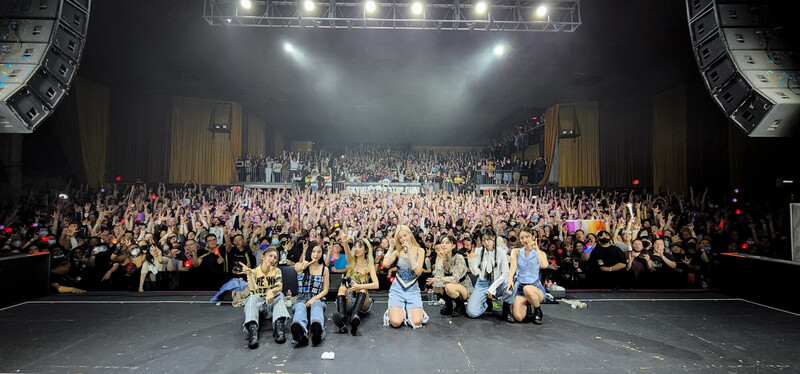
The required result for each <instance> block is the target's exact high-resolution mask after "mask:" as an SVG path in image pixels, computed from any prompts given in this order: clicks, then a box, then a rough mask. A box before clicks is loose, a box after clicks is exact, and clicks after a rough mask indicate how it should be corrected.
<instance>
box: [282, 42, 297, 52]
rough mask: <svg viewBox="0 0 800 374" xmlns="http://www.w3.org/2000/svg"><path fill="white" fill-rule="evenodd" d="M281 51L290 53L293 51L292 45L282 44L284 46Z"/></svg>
mask: <svg viewBox="0 0 800 374" xmlns="http://www.w3.org/2000/svg"><path fill="white" fill-rule="evenodd" d="M283 49H284V50H285V51H286V52H291V51H293V50H294V48H293V47H292V45H291V44H289V43H284V44H283Z"/></svg>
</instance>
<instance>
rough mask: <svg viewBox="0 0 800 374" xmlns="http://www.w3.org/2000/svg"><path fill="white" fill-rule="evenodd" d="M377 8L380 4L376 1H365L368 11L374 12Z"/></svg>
mask: <svg viewBox="0 0 800 374" xmlns="http://www.w3.org/2000/svg"><path fill="white" fill-rule="evenodd" d="M377 8H378V6H377V5H375V2H374V1H372V0H369V1H367V2H366V3H364V9H366V11H367V13H372V12H374V11H375V9H377Z"/></svg>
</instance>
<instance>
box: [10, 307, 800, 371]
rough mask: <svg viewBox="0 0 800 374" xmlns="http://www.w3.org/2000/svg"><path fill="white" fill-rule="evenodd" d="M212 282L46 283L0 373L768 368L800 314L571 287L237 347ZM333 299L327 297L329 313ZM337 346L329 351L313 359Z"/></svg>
mask: <svg viewBox="0 0 800 374" xmlns="http://www.w3.org/2000/svg"><path fill="white" fill-rule="evenodd" d="M210 296H211V294H200V295H193V294H180V295H165V294H143V295H139V294H117V295H114V294H100V295H98V294H95V295H85V296H60V295H53V296H49V297H47V298H45V299H40V300H36V301H32V302H28V303H24V304H21V305H17V306H12V307H9V308H6V309H3V310H0V331H3V338H4V339H3V348H2V349H0V371H2V372H57V373H77V372H82V373H86V372H143V373H150V372H154V373H178V372H192V373H211V372H226V373H254V372H262V373H264V372H266V373H530V372H546V373H550V372H554V373H680V372H689V373H762V372H763V373H767V372H770V373H771V372H784V373H798V372H800V356H798V348H797V347H800V315H798V314H795V313H789V312H784V311H780V310H776V309H773V308H770V307H766V306H761V305H757V304H753V303H750V302H747V301H744V300H741V299H735V298H730V297H727V296H725V295H722V294H718V293H711V292H709V293H683V294H681V293H677V294H676V293H638V292H637V293H597V292H595V293H570V294H568V298H571V299H579V300H582V301H586V302H587V304H588V308H586V309H573V308H571V307H570V306H569V305H568V304H566V303H563V302H562V303H560V304H558V305H544V307H543V310H544V315H545V324H544V325H542V326H535V325H533V324H530V323H526V324H512V325H509V324H505V323H501V322H499V321H497V320H496V319H494V318H482V319H478V320H469V319H467V318H457V319H455V320H452V319H451V318H450V317H442V316H440V315H439V313H438V307H434V306H427V305H426V310H427V311H428V313H429V314H430V316H431V320H430V323H429V324H428V326H426V327H424V328H422V329H419V330H415V331H414V330H412V329H410V328H403V329H400V330H395V329H392V328H389V327H383V326H381V322H382V321H381V319H382V318H381V317H382V315H383V311H384V310H385V307H386V304H385V296H384V295H377V297H376V300H378V302H377V303H376V306H375V309H374V311H373V313H372V315H371V316H370V317H368V318H367V319H366V323H365V326H363V327H362V329H361V331H362V332H361V336H358V337H353V336H350V335H339V334H335V333H333V332H332V330H333V329H332V323H330V320H328V322H327V323H328V325H327V328H328V337H327V339H326V340H325V341H323V343H322V344H321V345H320V346H319V347H310V346H309V347H304V348H297V349H294V348H292V345H291V344H290V343H288V342H287V344H284V345H277V344H275V343H274V342H272V340H271V330H268V331H265V332H264V333H263V339H262V344H261V347H260V348H258V349H257V350H250V349H248V348H247V347H246V341H245V337H246V336H245V333H244V332H242V329H241V327H240V326H241V322H242V318H243V312H242V309H234V308H233V307H231V306H230V304H222V305H216V304H214V303H208V302H206V301H205V300H208V299H209V298H210ZM333 308H334V304H332V303H331V304H329V307H328V312H327V313H326V316H327V317H329V316H330V314H331V311H332V309H333ZM325 351H333V352H335V353H336V358H335V360H333V361H330V360H321V359H320V356H321V355H322V353H323V352H325Z"/></svg>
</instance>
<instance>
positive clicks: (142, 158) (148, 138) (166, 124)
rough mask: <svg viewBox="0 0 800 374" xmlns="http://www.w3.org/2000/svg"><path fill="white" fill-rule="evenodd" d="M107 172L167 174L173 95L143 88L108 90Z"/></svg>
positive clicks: (130, 176)
mask: <svg viewBox="0 0 800 374" xmlns="http://www.w3.org/2000/svg"><path fill="white" fill-rule="evenodd" d="M110 105H111V124H110V126H109V139H108V156H107V157H108V162H106V171H107V172H106V175H107V176H108V178H110V179H113V178H115V177H116V176H121V177H122V179H123V180H125V181H135V180H137V179H140V180H142V181H144V182H166V181H167V180H168V178H169V162H170V141H171V134H172V131H171V129H172V98H171V97H170V96H166V95H161V94H157V93H154V92H149V91H142V90H129V89H126V90H113V91H111V104H110Z"/></svg>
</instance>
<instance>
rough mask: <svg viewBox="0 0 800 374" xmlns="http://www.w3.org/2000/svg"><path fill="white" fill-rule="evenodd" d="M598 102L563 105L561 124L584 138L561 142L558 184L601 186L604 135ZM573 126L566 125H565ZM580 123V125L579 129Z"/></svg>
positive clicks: (567, 185)
mask: <svg viewBox="0 0 800 374" xmlns="http://www.w3.org/2000/svg"><path fill="white" fill-rule="evenodd" d="M597 110H598V105H597V102H592V103H580V104H571V105H563V104H562V105H561V113H560V114H559V119H560V123H562V124H564V128H570V129H572V128H576V129H578V130H579V131H580V136H578V137H576V138H566V139H560V140H559V142H558V185H559V186H562V187H577V186H599V185H600V159H599V158H600V136H599V135H600V134H599V119H598V111H597ZM565 121H566V122H570V123H564V122H565ZM576 124H577V126H576Z"/></svg>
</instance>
